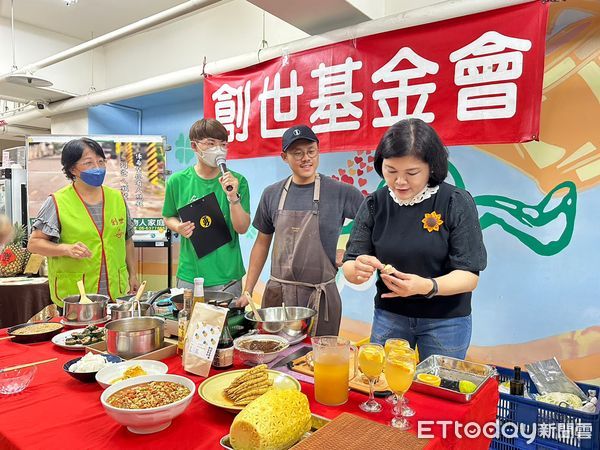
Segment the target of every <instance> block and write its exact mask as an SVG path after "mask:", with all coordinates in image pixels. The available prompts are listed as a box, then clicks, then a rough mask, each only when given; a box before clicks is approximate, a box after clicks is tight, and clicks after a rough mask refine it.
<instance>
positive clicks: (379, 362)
mask: <svg viewBox="0 0 600 450" xmlns="http://www.w3.org/2000/svg"><path fill="white" fill-rule="evenodd" d="M384 362H385V350H384V349H383V346H382V345H380V344H364V345H362V346H361V347H360V349H359V351H358V367H359V369H360V371H361V372H362V373H363V374H364V375H365V376H366V377H367V378H368V379H369V400H367V401H366V402H363V403H361V404H360V405H358V407H359V408H360V409H362V410H363V411H366V412H370V413H377V412H380V411H381V404H380V403H378V402H377V401H376V400H375V396H374V395H373V391H374V389H375V383H376V382H377V381H378V380H379V376H380V375H381V372H383V364H384Z"/></svg>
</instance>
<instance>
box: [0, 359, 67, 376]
mask: <svg viewBox="0 0 600 450" xmlns="http://www.w3.org/2000/svg"><path fill="white" fill-rule="evenodd" d="M57 359H58V358H51V359H45V360H43V361H36V362H32V363H27V364H19V365H18V366H11V367H5V368H4V369H0V373H3V372H8V371H9V370H16V369H24V368H25V367H31V366H37V365H39V364H46V363H49V362H53V361H56V360H57Z"/></svg>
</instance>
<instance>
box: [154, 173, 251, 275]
mask: <svg viewBox="0 0 600 450" xmlns="http://www.w3.org/2000/svg"><path fill="white" fill-rule="evenodd" d="M231 173H232V174H233V175H234V176H235V177H236V178H237V179H238V181H239V183H240V184H239V188H238V192H239V194H240V197H241V204H242V208H244V211H246V212H247V213H249V212H250V190H249V189H248V181H246V178H244V177H243V176H242V175H240V174H239V173H236V172H233V171H232V172H231ZM219 177H220V175H219V176H217V177H215V178H213V179H212V180H205V179H203V178H200V177H199V176H198V174H197V173H196V170H195V169H194V167H193V166H192V167H188V168H187V169H185V170H182V171H181V172H177V173H175V174H173V175H172V176H171V177H170V178H169V180H168V182H167V189H166V192H165V204H164V206H163V210H162V214H163V216H164V217H179V213H178V210H179V208H181V207H183V206H185V205H187V204H189V203H191V202H193V201H195V200H197V199H199V198H202V197H204V196H205V195H208V194H210V193H211V192H214V193H215V195H216V197H217V201H218V202H219V206H220V207H221V211H223V215H224V216H225V221H226V222H227V225H228V226H229V231H230V232H231V236H232V240H231V242H229V243H228V244H225V245H223V246H222V247H219V248H218V249H217V250H215V251H214V252H212V253H209V254H208V255H206V256H204V257H202V258H198V256H197V255H196V251H195V250H194V246H193V245H192V242H191V241H190V240H189V239H186V238H184V237H181V236H180V239H181V248H180V252H179V267H178V268H177V278H179V279H181V280H183V281H187V282H188V283H193V282H194V278H196V277H203V278H204V285H205V286H217V285H220V284H225V283H228V282H230V281H232V280H239V279H241V278H242V277H243V276H244V274H245V273H246V271H245V270H244V262H243V261H242V252H241V250H240V240H239V235H238V234H237V233H236V231H235V230H234V229H233V224H232V223H231V213H230V211H229V202H228V201H227V195H226V194H225V192H224V191H223V188H222V187H221V184H220V183H219Z"/></svg>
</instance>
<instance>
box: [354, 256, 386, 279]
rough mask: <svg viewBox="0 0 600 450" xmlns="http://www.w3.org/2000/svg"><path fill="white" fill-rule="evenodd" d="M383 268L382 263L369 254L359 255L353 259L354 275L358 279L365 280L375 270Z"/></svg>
mask: <svg viewBox="0 0 600 450" xmlns="http://www.w3.org/2000/svg"><path fill="white" fill-rule="evenodd" d="M381 269H383V264H381V261H379V260H378V259H377V258H375V257H374V256H371V255H359V256H358V257H357V258H356V260H355V261H354V275H355V276H356V279H357V280H358V281H360V282H361V283H362V282H365V281H367V280H368V279H369V278H371V277H372V276H373V273H375V271H376V270H381Z"/></svg>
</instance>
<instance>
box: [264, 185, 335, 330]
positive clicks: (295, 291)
mask: <svg viewBox="0 0 600 450" xmlns="http://www.w3.org/2000/svg"><path fill="white" fill-rule="evenodd" d="M291 183H292V177H290V178H288V180H287V182H286V184H285V186H284V188H283V192H282V193H281V197H280V199H279V206H278V208H277V213H276V215H275V242H274V243H273V251H272V253H271V277H270V279H269V281H268V282H267V286H266V287H265V292H264V295H263V301H262V306H263V308H266V307H272V306H281V303H282V301H285V305H286V306H306V307H308V308H312V309H314V310H316V311H317V317H316V319H315V322H314V324H313V330H312V334H313V335H317V336H323V335H337V334H338V331H339V329H340V320H341V316H342V300H341V298H340V293H339V292H338V290H337V286H336V284H335V276H336V274H337V268H336V267H335V266H334V265H333V264H332V262H331V260H330V259H329V257H328V256H327V253H325V250H324V249H323V244H322V243H321V233H320V231H319V196H320V191H321V179H320V177H319V175H318V174H317V177H316V179H315V187H314V195H313V208H312V210H311V211H289V210H285V209H283V207H284V204H285V199H286V198H287V194H288V190H289V188H290V185H291Z"/></svg>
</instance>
